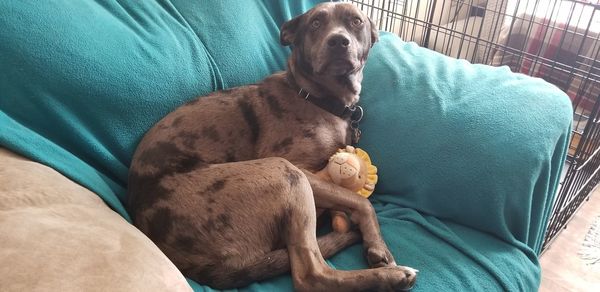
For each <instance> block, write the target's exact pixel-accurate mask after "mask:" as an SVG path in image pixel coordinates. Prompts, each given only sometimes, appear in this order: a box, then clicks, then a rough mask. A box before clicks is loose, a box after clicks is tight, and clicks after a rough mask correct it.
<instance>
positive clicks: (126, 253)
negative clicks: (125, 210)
mask: <svg viewBox="0 0 600 292" xmlns="http://www.w3.org/2000/svg"><path fill="white" fill-rule="evenodd" d="M0 242H2V244H1V245H0V262H2V263H3V264H2V265H0V274H1V275H2V277H0V287H1V289H0V290H4V291H90V290H102V291H190V290H191V288H190V287H189V285H188V283H187V282H186V280H185V278H184V277H183V275H182V274H181V273H180V272H179V271H178V270H177V268H176V267H175V266H174V265H173V263H171V262H170V261H169V260H168V259H167V257H166V256H165V255H164V254H163V253H162V252H161V251H160V250H159V249H158V248H157V247H156V246H155V245H154V244H153V243H152V242H151V241H150V240H149V239H148V238H146V237H145V236H144V235H143V234H142V233H141V232H139V231H138V230H137V229H135V228H134V227H133V226H132V225H130V224H129V223H128V222H127V221H125V219H123V218H122V217H121V216H119V215H118V214H117V213H115V212H114V211H112V210H111V209H109V208H108V207H107V206H106V205H105V203H104V202H103V201H102V200H101V199H100V198H99V197H98V196H97V195H96V194H94V193H92V192H90V191H88V190H87V189H85V188H83V187H81V186H79V185H77V184H76V183H74V182H72V181H71V180H69V179H67V178H66V177H64V176H62V175H61V174H59V173H58V172H56V171H54V170H52V169H51V168H49V167H46V166H44V165H41V164H39V163H35V162H32V161H29V160H27V159H25V158H23V157H20V156H18V155H16V154H14V153H11V152H9V151H8V150H6V149H3V148H0Z"/></svg>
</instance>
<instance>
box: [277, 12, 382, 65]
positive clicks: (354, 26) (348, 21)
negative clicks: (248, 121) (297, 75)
mask: <svg viewBox="0 0 600 292" xmlns="http://www.w3.org/2000/svg"><path fill="white" fill-rule="evenodd" d="M377 39H378V34H377V30H376V28H375V27H374V25H373V22H371V20H370V19H369V18H368V17H367V16H366V15H365V14H364V13H362V12H361V11H360V10H359V9H358V8H357V7H355V6H354V5H352V4H350V3H322V4H319V5H317V6H315V7H314V8H312V9H311V10H309V11H307V12H306V13H304V14H302V15H300V16H297V17H295V18H293V19H292V20H290V21H288V22H286V23H284V24H283V26H282V27H281V34H280V40H281V44H282V45H285V46H288V45H291V46H292V47H293V51H294V55H295V56H296V60H295V62H296V63H297V64H296V65H297V66H299V67H300V68H301V70H303V71H304V72H305V73H307V74H310V75H313V76H344V75H350V74H353V73H356V72H358V71H360V70H362V68H363V66H364V63H365V61H366V58H367V56H368V54H369V49H370V48H371V47H372V46H373V44H374V43H375V42H376V41H377ZM298 63H299V64H298Z"/></svg>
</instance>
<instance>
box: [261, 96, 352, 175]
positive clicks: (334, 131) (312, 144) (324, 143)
mask: <svg viewBox="0 0 600 292" xmlns="http://www.w3.org/2000/svg"><path fill="white" fill-rule="evenodd" d="M302 102H304V101H302ZM299 104H300V105H299V106H296V107H294V106H292V107H290V108H288V109H286V110H285V116H283V117H282V118H280V119H278V120H272V121H271V122H270V123H268V124H266V125H265V129H264V131H263V133H262V134H263V136H262V139H261V140H262V141H261V143H259V144H260V145H258V148H259V149H258V153H259V156H261V157H270V156H277V157H283V158H285V159H287V160H289V161H290V162H292V163H294V164H295V165H296V166H299V167H302V168H306V169H309V170H319V169H321V168H322V167H324V166H325V164H326V163H327V161H328V159H329V157H330V156H331V155H332V154H333V153H335V152H336V150H337V149H338V148H342V147H344V146H345V145H347V144H349V143H350V141H349V133H348V122H347V121H345V120H342V119H340V118H338V117H336V116H333V115H332V114H330V113H327V112H324V111H322V110H320V109H315V108H314V106H312V105H306V104H304V105H303V104H302V103H299Z"/></svg>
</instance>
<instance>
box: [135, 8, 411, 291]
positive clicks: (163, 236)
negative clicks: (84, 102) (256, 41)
mask: <svg viewBox="0 0 600 292" xmlns="http://www.w3.org/2000/svg"><path fill="white" fill-rule="evenodd" d="M357 19H358V20H360V23H359V21H357ZM376 40H377V32H376V31H375V29H374V28H373V27H372V23H371V22H370V20H368V18H367V17H366V16H364V14H362V13H361V12H360V11H358V10H357V9H356V8H355V7H354V6H352V5H349V4H333V3H326V4H321V5H318V6H316V7H315V8H313V9H311V10H310V11H308V12H307V13H305V14H303V15H300V16H298V17H296V18H294V19H292V20H290V21H289V22H287V23H285V24H284V25H283V27H282V31H281V42H282V44H284V45H293V51H292V55H291V57H290V59H289V61H288V71H286V72H281V73H277V74H274V75H271V76H269V77H267V78H266V79H265V80H263V81H262V82H261V83H259V84H257V85H249V86H243V87H238V88H233V89H229V90H223V91H219V92H215V93H212V94H210V95H208V96H205V97H201V98H198V99H196V100H193V101H191V102H188V103H187V104H185V105H183V106H181V107H179V108H178V109H176V110H175V111H173V112H171V113H170V114H168V115H167V116H166V117H165V118H163V119H162V120H161V121H160V122H158V123H157V124H156V125H155V126H154V127H153V128H152V129H150V130H149V131H148V133H147V134H146V135H145V136H144V138H143V139H142V141H141V142H140V144H139V146H138V148H137V150H136V152H135V154H134V157H133V161H132V165H131V168H130V176H129V190H128V191H129V197H130V203H129V207H130V211H131V213H132V215H133V220H134V224H135V225H136V226H137V227H138V228H139V229H140V230H141V231H143V232H144V233H145V234H147V235H148V237H149V238H150V239H152V240H153V241H154V242H155V243H156V244H157V245H158V247H159V248H160V249H161V250H162V251H163V252H164V253H165V254H166V255H167V256H168V257H169V258H170V259H171V260H172V261H173V262H174V263H175V264H176V265H177V267H178V268H179V269H180V270H181V271H182V272H183V273H184V274H185V275H186V276H188V277H190V278H192V279H194V280H196V281H198V282H200V283H203V284H207V285H210V286H212V287H214V288H219V289H225V288H233V287H241V286H244V285H247V284H249V283H252V282H255V281H258V280H263V279H267V278H270V277H273V276H276V275H279V274H282V273H285V272H288V271H290V269H291V272H292V277H293V281H294V286H295V288H296V289H298V290H303V291H318V290H329V291H366V290H378V291H386V290H387V291H394V290H405V289H408V288H410V287H412V285H413V284H414V281H415V278H416V274H415V272H414V270H412V269H410V268H407V267H401V266H397V265H396V264H395V262H394V259H393V257H392V255H391V253H390V252H389V251H388V248H387V246H386V245H385V243H384V242H383V240H382V238H381V234H380V232H379V226H378V223H377V219H376V217H375V214H374V211H373V209H372V207H371V205H370V204H369V203H368V201H367V200H365V199H364V198H362V197H360V196H358V195H355V194H353V193H351V192H350V191H348V190H346V189H343V188H341V187H338V186H336V185H333V184H330V183H327V182H324V181H322V180H320V179H319V178H317V177H316V176H314V175H312V173H313V172H315V171H317V170H319V169H321V168H322V167H324V166H325V164H326V163H327V160H328V158H329V156H330V155H332V154H333V153H335V151H336V150H337V149H338V148H342V147H344V146H345V145H347V144H349V143H350V132H349V130H348V129H349V124H348V121H347V120H344V119H341V118H339V117H337V116H334V115H332V114H330V113H329V112H326V111H324V110H323V109H321V108H319V107H317V106H315V105H314V104H312V103H310V102H307V101H306V100H303V99H302V98H299V97H298V96H297V91H298V86H301V87H302V88H305V89H307V90H308V91H309V92H311V93H312V94H315V95H316V96H319V97H323V98H338V99H339V100H342V101H343V102H345V103H346V104H348V105H350V104H353V103H356V102H357V101H358V93H359V92H360V81H361V80H362V68H363V66H364V62H365V60H366V57H367V54H368V51H369V48H370V47H371V46H372V44H373V43H374V42H375V41H376ZM296 84H297V85H296ZM315 207H319V208H328V209H335V210H341V211H345V212H348V213H350V214H351V218H352V220H353V222H354V223H356V224H357V226H358V229H359V230H360V231H361V232H360V233H358V232H356V231H354V232H350V233H346V234H339V233H331V234H328V235H326V236H324V237H321V238H319V239H317V238H316V235H315V229H316V211H315ZM361 239H362V241H363V245H364V248H365V255H366V257H367V260H368V262H369V264H370V266H371V267H372V269H367V270H357V271H336V270H333V269H331V268H329V267H328V266H327V264H326V263H325V261H324V258H327V257H329V256H331V255H333V254H335V253H336V252H338V251H339V250H341V249H343V248H345V247H346V246H348V245H351V244H353V243H355V242H357V241H359V240H361Z"/></svg>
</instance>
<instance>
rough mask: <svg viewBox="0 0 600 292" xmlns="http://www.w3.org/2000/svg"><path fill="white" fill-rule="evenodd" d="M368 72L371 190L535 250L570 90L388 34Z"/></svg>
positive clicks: (560, 157) (566, 124)
mask: <svg viewBox="0 0 600 292" xmlns="http://www.w3.org/2000/svg"><path fill="white" fill-rule="evenodd" d="M364 75H365V78H364V81H363V92H362V97H361V102H362V104H363V105H364V108H365V118H364V120H363V122H362V123H361V125H362V130H363V139H362V141H361V145H360V146H361V147H363V148H365V149H366V150H367V151H368V152H369V153H370V154H371V158H372V159H373V162H374V164H375V165H377V166H378V169H379V175H380V181H379V183H378V185H377V189H376V194H377V193H379V194H380V195H379V196H377V195H375V196H373V198H375V199H379V200H382V201H385V202H387V203H394V204H398V205H401V206H406V207H410V208H413V209H415V210H418V211H419V212H420V213H422V214H427V215H433V216H435V217H437V218H440V219H442V220H446V221H452V222H455V223H458V224H461V225H464V226H467V227H470V228H473V229H476V230H479V231H483V232H486V233H489V234H492V235H494V236H496V237H498V238H500V239H502V240H504V241H506V242H509V243H512V244H513V245H515V246H519V247H521V248H522V249H523V250H524V251H534V252H539V250H540V247H541V240H542V238H543V235H544V231H545V227H546V223H547V219H548V214H549V211H550V208H551V205H552V200H553V198H554V193H555V191H556V188H557V186H558V181H559V176H560V172H561V169H562V166H563V162H564V158H565V155H566V151H567V143H568V141H569V136H570V123H571V119H572V107H571V103H570V101H569V98H568V97H567V95H566V94H565V93H564V92H562V91H560V90H559V89H558V88H557V87H555V86H553V85H551V84H549V83H547V82H545V81H543V80H542V79H538V78H531V77H528V76H525V75H523V74H515V73H512V72H510V70H509V69H508V68H507V67H500V68H498V67H491V66H487V65H474V64H470V63H468V62H466V61H464V60H456V59H452V58H449V57H447V56H444V55H441V54H439V53H436V52H433V51H431V50H428V49H425V48H420V47H418V46H417V45H415V44H414V43H407V42H403V41H401V40H400V39H398V38H397V37H395V36H393V35H391V34H387V33H384V34H382V36H381V38H380V43H379V44H376V45H375V46H374V47H373V50H372V54H371V56H370V57H369V62H367V67H366V68H365V73H364Z"/></svg>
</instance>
